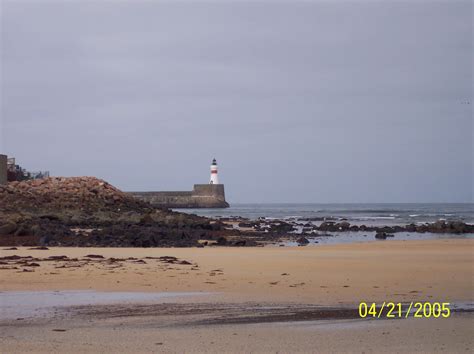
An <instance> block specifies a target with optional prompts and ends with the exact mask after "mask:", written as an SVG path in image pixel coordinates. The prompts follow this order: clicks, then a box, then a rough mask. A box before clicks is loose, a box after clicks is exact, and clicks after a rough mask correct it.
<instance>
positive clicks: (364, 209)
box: [176, 203, 474, 226]
mask: <svg viewBox="0 0 474 354" xmlns="http://www.w3.org/2000/svg"><path fill="white" fill-rule="evenodd" d="M176 210H178V211H181V212H184V213H191V214H196V215H200V216H206V217H210V218H222V217H242V218H246V219H251V220H255V219H258V218H262V217H263V218H269V219H282V220H284V219H296V220H315V221H317V220H324V219H326V220H331V219H333V220H336V221H338V220H347V221H348V222H350V223H351V224H354V225H362V224H364V225H367V226H372V225H373V226H384V225H387V226H392V225H407V224H412V223H414V224H423V223H432V222H435V221H438V220H446V221H454V220H456V221H463V222H465V223H468V224H474V203H455V204H454V203H449V204H442V203H436V204H434V203H430V204H425V203H423V204H422V203H416V204H415V203H410V204H399V203H397V204H394V203H393V204H387V203H383V204H373V203H371V204H316V203H314V204H292V203H280V204H231V206H230V207H229V208H226V209H176Z"/></svg>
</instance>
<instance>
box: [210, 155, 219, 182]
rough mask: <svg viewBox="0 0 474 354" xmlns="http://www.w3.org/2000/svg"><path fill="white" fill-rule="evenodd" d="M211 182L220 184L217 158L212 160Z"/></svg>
mask: <svg viewBox="0 0 474 354" xmlns="http://www.w3.org/2000/svg"><path fill="white" fill-rule="evenodd" d="M209 184H219V177H217V162H216V159H213V160H212V165H211V180H210V182H209Z"/></svg>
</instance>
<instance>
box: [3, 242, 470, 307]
mask: <svg viewBox="0 0 474 354" xmlns="http://www.w3.org/2000/svg"><path fill="white" fill-rule="evenodd" d="M13 254H16V255H20V256H26V255H30V256H33V257H41V258H46V257H49V256H53V255H54V256H58V255H66V256H69V257H71V258H73V257H78V258H81V257H84V256H86V255H88V254H99V255H103V256H104V257H116V258H126V257H136V258H144V257H158V256H175V257H178V258H179V259H183V260H187V261H190V262H192V263H194V264H197V266H198V268H199V269H197V270H191V268H193V267H192V266H189V265H169V267H168V268H163V267H161V266H159V265H158V263H157V262H156V261H154V260H145V261H146V262H147V263H146V264H136V263H132V262H124V266H123V267H121V268H113V267H109V266H106V265H96V264H93V265H89V266H84V267H80V268H56V266H57V264H56V263H54V262H42V263H41V266H40V267H37V268H34V272H31V273H30V272H22V268H21V267H20V268H19V269H18V270H5V269H2V270H0V291H5V290H65V289H94V290H105V291H153V292H161V291H173V292H175V291H178V292H182V291H193V292H195V291H204V292H218V293H219V294H220V295H219V296H217V297H216V299H217V298H218V299H221V300H224V301H280V302H281V301H285V302H286V301H292V302H300V303H312V304H326V305H334V304H338V303H340V302H342V303H359V302H360V301H411V300H430V301H448V302H449V301H469V300H472V298H473V284H474V278H473V276H474V271H473V265H474V263H473V261H474V240H469V239H464V240H433V241H388V242H383V241H382V242H372V243H359V244H339V245H324V246H316V247H292V248H290V247H266V248H225V247H223V248H222V247H218V248H217V247H216V248H181V249H179V248H168V249H163V248H51V249H50V250H42V251H38V250H28V249H26V248H21V249H18V250H14V251H5V250H2V251H1V253H0V255H1V256H7V255H13Z"/></svg>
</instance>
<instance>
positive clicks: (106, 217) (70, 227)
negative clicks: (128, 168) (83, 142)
mask: <svg viewBox="0 0 474 354" xmlns="http://www.w3.org/2000/svg"><path fill="white" fill-rule="evenodd" d="M234 233H235V232H234ZM227 234H230V235H232V232H231V231H227V230H225V229H224V227H223V225H222V223H220V222H214V221H211V220H209V219H206V218H203V217H198V216H196V215H188V214H182V213H176V212H172V211H170V210H168V209H160V208H155V207H153V206H151V205H150V204H149V203H147V202H145V201H142V200H139V199H136V198H134V197H133V196H131V195H130V194H128V193H124V192H122V191H120V190H119V189H117V188H115V187H114V186H112V185H110V184H109V183H107V182H105V181H103V180H100V179H97V178H94V177H72V178H47V179H43V180H32V181H23V182H11V183H8V184H7V185H5V186H0V245H1V246H7V245H9V246H13V245H15V246H18V245H24V246H47V245H51V246H114V247H157V246H160V247H168V246H169V247H171V246H177V247H189V246H197V245H198V244H199V242H198V241H199V240H201V239H206V240H212V239H214V240H217V239H218V238H219V237H222V236H224V235H227Z"/></svg>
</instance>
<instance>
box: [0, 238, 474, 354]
mask: <svg viewBox="0 0 474 354" xmlns="http://www.w3.org/2000/svg"><path fill="white" fill-rule="evenodd" d="M473 251H474V240H470V239H466V240H459V239H457V240H430V241H427V240H425V241H391V242H389V243H388V242H372V243H361V244H350V245H349V244H339V245H324V246H317V247H294V248H290V247H282V248H187V249H177V248H170V249H137V248H134V249H130V248H51V249H49V250H29V249H26V248H21V249H18V250H9V251H6V250H2V251H1V253H0V256H1V257H8V256H12V255H18V256H21V257H25V256H31V257H33V258H32V259H30V260H26V261H25V259H16V260H15V259H13V260H7V261H5V260H3V262H4V263H7V264H2V265H1V267H2V269H0V291H39V290H42V291H51V290H52V291H55V290H96V291H110V292H119V291H120V292H130V291H135V292H150V293H160V292H177V293H180V292H193V293H196V292H197V293H201V295H200V296H199V295H197V296H189V297H188V296H182V297H176V298H171V299H168V300H167V301H166V302H162V303H161V304H156V303H154V304H150V303H147V304H141V305H140V304H137V305H130V304H128V305H125V304H118V305H117V304H113V305H95V306H84V304H82V305H81V306H75V307H73V308H69V309H68V311H66V312H64V311H59V312H55V314H54V316H53V318H47V317H40V318H25V319H21V320H12V319H8V320H6V319H4V320H2V321H0V334H1V339H2V344H1V346H0V347H1V349H2V352H24V351H33V352H97V351H104V350H107V351H113V352H132V351H133V352H151V351H166V352H203V351H206V352H236V351H238V352H242V351H244V352H249V351H258V352H261V351H264V352H275V351H283V352H297V351H301V352H320V351H324V352H331V351H332V352H354V351H355V352H362V351H364V352H406V351H415V350H416V351H419V352H443V351H446V352H469V351H472V349H473V343H472V339H471V337H472V336H471V334H472V328H473V323H474V322H473V319H474V316H473V315H472V312H470V313H454V314H453V315H452V317H451V318H449V319H414V318H409V319H399V320H360V319H358V318H357V315H356V314H354V312H353V311H352V312H351V311H347V312H343V311H342V310H341V307H343V308H350V309H354V308H356V307H357V305H358V303H359V302H360V301H367V302H373V301H375V302H383V301H394V302H398V301H402V302H409V301H430V302H435V301H436V302H472V300H473V293H474V289H473V284H474V278H473V275H474V272H473V257H474V256H473V255H474V252H473ZM91 254H93V255H100V256H103V257H104V258H100V257H96V258H94V257H92V258H90V257H89V258H88V257H86V256H87V255H91ZM51 256H67V257H68V258H69V259H67V260H66V259H63V260H54V261H51V260H47V259H48V258H49V257H51ZM164 256H170V257H177V258H176V260H174V261H172V262H171V263H170V262H168V261H164V260H167V259H168V260H169V259H170V258H161V259H160V258H159V257H164ZM129 257H133V259H127V258H129ZM147 257H148V258H147ZM111 258H114V261H111ZM183 261H185V262H183ZM15 262H17V263H16V264H15ZM31 263H36V264H38V266H33V267H31V266H28V264H31ZM11 268H17V269H11ZM24 269H26V270H27V271H26V272H25V271H24ZM315 305H318V306H319V305H324V306H330V307H333V308H335V309H337V311H339V312H337V313H335V312H331V313H328V312H324V311H323V312H321V309H320V308H317V307H316V308H315V307H314V306H315ZM117 306H118V307H117ZM239 314H240V315H239ZM341 316H342V317H341ZM242 317H243V318H244V319H243V320H242ZM160 343H161V344H160Z"/></svg>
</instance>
